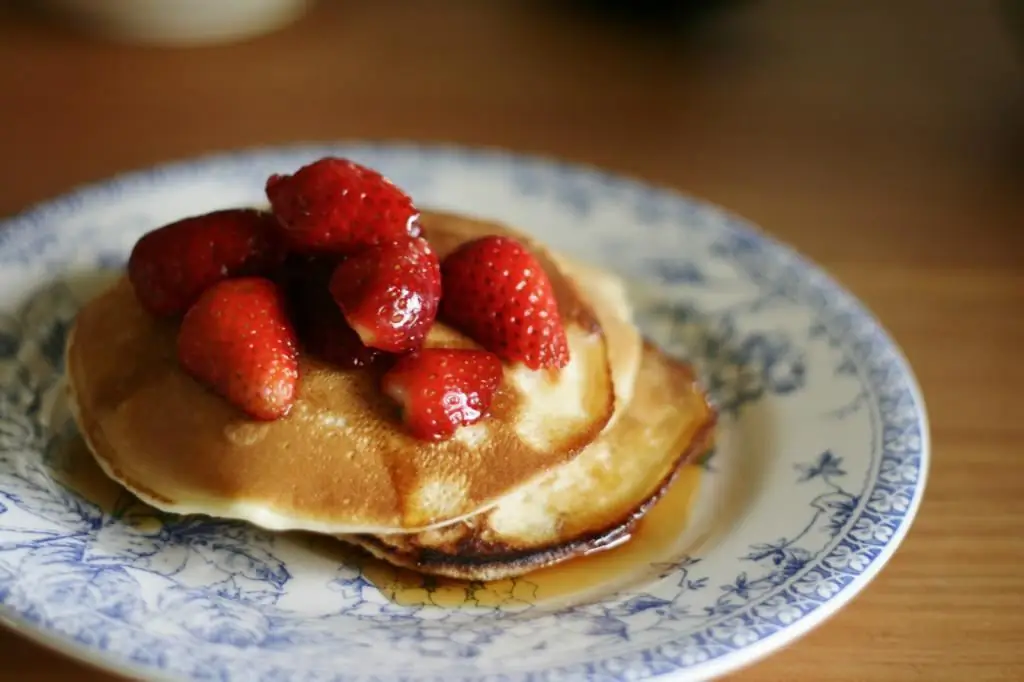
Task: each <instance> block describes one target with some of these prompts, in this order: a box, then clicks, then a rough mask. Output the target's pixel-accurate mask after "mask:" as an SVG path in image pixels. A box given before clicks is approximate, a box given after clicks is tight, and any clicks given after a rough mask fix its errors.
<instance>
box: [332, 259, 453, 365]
mask: <svg viewBox="0 0 1024 682" xmlns="http://www.w3.org/2000/svg"><path fill="white" fill-rule="evenodd" d="M330 289H331V295H333V296H334V300H335V301H337V303H338V306H339V307H340V308H341V310H342V312H344V314H345V319H346V320H348V323H349V324H350V325H351V326H352V328H353V329H354V330H355V331H356V332H357V333H358V334H359V338H360V339H362V341H363V343H364V344H365V345H367V346H370V347H371V348H378V349H380V350H385V351H388V352H391V353H403V352H406V351H410V350H415V349H416V348H419V347H420V346H421V345H422V344H423V339H424V338H425V337H426V335H427V332H429V331H430V327H431V326H432V325H433V324H434V318H435V317H436V315H437V305H438V301H439V300H440V298H441V265H440V263H439V262H438V259H437V255H436V254H435V253H434V251H433V249H431V248H430V245H429V244H428V243H427V242H426V241H425V240H423V239H404V240H402V241H398V242H391V243H387V244H380V245H379V246H374V247H371V248H369V249H366V250H365V251H362V252H360V253H357V254H355V255H353V256H349V257H348V258H346V259H345V260H344V261H343V262H342V263H341V265H339V266H338V268H337V269H336V270H335V271H334V274H333V275H332V276H331V283H330Z"/></svg>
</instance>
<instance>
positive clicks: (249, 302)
mask: <svg viewBox="0 0 1024 682" xmlns="http://www.w3.org/2000/svg"><path fill="white" fill-rule="evenodd" d="M296 343H297V341H296V338H295V331H294V329H293V327H292V323H291V321H290V320H289V319H288V314H287V307H286V301H285V296H284V292H282V291H281V289H280V288H279V287H278V286H277V285H276V284H274V282H272V281H270V280H269V279H265V278H262V277H242V278H238V279H228V280H224V281H221V282H218V283H217V284H214V285H213V286H212V287H210V288H209V289H207V290H206V291H205V292H203V294H202V295H201V296H200V297H199V300H198V301H196V302H195V304H194V305H193V306H192V307H191V308H189V310H188V312H187V313H185V317H184V318H183V319H182V321H181V328H180V329H179V330H178V361H179V363H180V364H181V367H182V369H184V370H185V372H186V373H187V374H189V375H190V376H192V377H193V378H195V379H196V380H198V381H199V382H200V383H202V384H204V385H206V386H207V387H209V388H211V389H212V390H214V391H215V392H217V393H218V394H220V395H221V396H223V397H224V398H226V399H227V400H228V402H230V403H232V404H233V405H235V406H237V407H238V408H240V409H241V410H242V411H243V412H245V413H247V414H248V415H249V416H251V417H253V418H255V419H260V420H272V419H277V418H279V417H283V416H285V415H287V414H288V412H289V411H290V410H291V406H292V403H293V402H294V400H295V395H296V388H297V385H298V379H299V367H298V352H297V350H296Z"/></svg>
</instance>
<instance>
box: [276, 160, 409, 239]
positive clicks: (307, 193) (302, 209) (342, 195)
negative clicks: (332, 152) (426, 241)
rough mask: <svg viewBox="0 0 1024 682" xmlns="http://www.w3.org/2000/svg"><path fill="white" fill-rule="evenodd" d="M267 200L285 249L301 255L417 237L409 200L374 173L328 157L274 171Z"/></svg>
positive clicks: (371, 170)
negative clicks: (286, 172) (287, 170)
mask: <svg viewBox="0 0 1024 682" xmlns="http://www.w3.org/2000/svg"><path fill="white" fill-rule="evenodd" d="M266 191H267V198H268V199H270V205H271V207H272V209H273V211H274V215H276V216H277V219H278V221H279V222H280V224H281V228H282V232H283V233H284V237H285V240H286V242H287V243H288V246H289V248H291V249H292V250H293V251H297V252H302V253H335V254H350V253H355V252H357V251H359V250H361V249H363V248H365V247H368V246H376V245H377V244H380V243H382V242H388V241H394V240H397V239H401V238H404V237H410V236H411V237H416V236H419V231H420V229H419V224H418V222H417V220H418V218H419V211H417V210H416V208H415V207H414V206H413V203H412V199H410V198H409V196H408V195H406V194H405V192H403V191H402V190H400V189H399V188H398V187H396V186H395V185H393V184H392V183H391V181H390V180H388V179H387V178H385V177H384V176H383V175H381V174H380V173H378V172H377V171H375V170H373V169H370V168H366V167H365V166H361V165H359V164H357V163H355V162H353V161H349V160H347V159H339V158H335V157H326V158H323V159H320V160H319V161H315V162H313V163H311V164H309V165H307V166H303V167H302V168H300V169H299V170H298V171H297V172H295V173H294V174H293V175H272V176H271V177H270V178H269V179H268V180H267V187H266Z"/></svg>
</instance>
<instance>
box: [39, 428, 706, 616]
mask: <svg viewBox="0 0 1024 682" xmlns="http://www.w3.org/2000/svg"><path fill="white" fill-rule="evenodd" d="M60 470H61V474H60V476H59V479H60V481H61V482H62V483H63V484H64V485H66V486H67V487H68V488H70V489H72V490H74V491H75V492H77V493H78V494H79V495H81V496H82V497H84V498H86V499H88V500H89V501H91V502H93V503H94V504H96V505H98V506H99V507H100V508H102V509H103V510H104V511H106V512H107V513H112V512H113V510H114V508H115V504H116V503H117V501H118V499H119V498H121V497H122V496H123V495H127V494H128V493H127V492H126V491H125V490H124V489H123V488H122V487H121V486H120V485H119V484H117V483H116V482H114V481H112V480H111V479H109V478H108V477H107V476H106V475H105V474H104V473H103V471H102V470H101V469H100V468H99V466H98V465H97V464H96V462H95V460H93V458H92V455H91V454H90V453H89V451H88V448H87V447H86V445H85V443H84V442H83V440H82V439H81V437H79V436H75V437H74V438H71V439H69V440H68V441H67V442H66V443H65V445H64V447H63V453H62V466H61V467H60ZM702 473H703V469H702V468H701V467H700V466H698V465H696V464H688V465H686V466H684V467H683V469H682V470H681V471H680V472H679V475H678V476H677V477H676V480H675V482H674V483H673V484H672V485H671V487H670V488H669V489H668V490H667V491H666V492H665V494H664V495H663V496H662V498H661V499H660V500H659V501H658V502H657V504H655V505H654V506H653V507H652V508H651V510H650V511H649V512H648V513H647V514H646V515H645V516H644V517H643V519H641V520H640V522H639V523H638V524H637V526H636V528H635V529H634V531H633V533H632V535H631V537H630V539H629V541H628V542H622V543H620V544H618V545H616V546H614V547H611V548H609V549H605V550H602V551H595V552H593V553H591V554H589V555H587V556H583V557H579V558H576V559H570V560H569V561H566V562H564V563H561V564H556V565H554V566H551V567H548V568H542V569H539V570H537V571H533V572H531V573H528V574H526V575H523V576H518V577H515V578H508V579H505V580H496V581H491V582H481V581H465V580H456V579H452V578H442V577H437V576H429V575H423V574H420V573H416V572H415V571H411V570H408V569H403V568H397V567H395V566H392V565H391V564H388V563H387V562H384V561H381V560H379V559H375V558H373V557H370V556H368V555H367V554H365V553H364V552H362V551H361V550H358V549H355V548H353V547H350V546H349V545H346V544H344V543H343V542H341V541H340V540H335V539H333V538H330V537H327V536H323V535H315V534H310V533H287V534H284V535H286V536H288V537H289V538H290V539H291V540H292V541H293V542H295V543H296V544H297V545H300V546H302V547H303V548H304V549H305V550H306V551H310V552H313V553H315V554H317V555H320V556H324V557H328V558H330V559H331V560H332V561H338V562H344V563H347V564H351V565H354V566H356V567H358V568H359V570H360V571H361V573H362V576H363V577H364V578H365V579H366V580H368V581H369V582H371V583H373V584H374V585H375V586H376V587H377V589H379V590H380V592H381V594H382V595H384V596H385V597H386V598H387V599H390V600H391V601H393V602H394V603H396V604H398V605H400V606H410V607H412V606H435V607H441V608H474V607H476V608H509V609H516V608H523V607H528V606H535V605H538V606H540V605H543V606H551V607H558V606H565V605H568V604H573V603H579V602H583V601H587V600H589V599H591V598H594V597H596V596H600V595H603V594H607V593H609V592H612V591H614V590H617V589H622V588H626V587H628V586H630V585H631V584H633V583H635V582H638V581H641V580H644V579H646V578H650V577H651V576H652V574H655V573H656V572H657V571H658V567H659V566H664V565H666V564H670V563H671V562H672V561H673V560H675V559H678V558H679V557H680V556H681V555H682V554H683V553H685V551H686V549H687V548H686V547H685V546H681V544H680V538H681V537H682V536H683V531H684V530H685V528H686V525H687V521H688V517H689V515H690V512H691V509H692V508H693V504H694V502H695V500H696V497H697V493H698V492H699V488H700V482H701V474H702Z"/></svg>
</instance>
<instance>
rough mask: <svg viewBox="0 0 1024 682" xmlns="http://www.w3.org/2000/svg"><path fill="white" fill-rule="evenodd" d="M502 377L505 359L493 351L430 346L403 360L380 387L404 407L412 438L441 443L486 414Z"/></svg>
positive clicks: (404, 416) (404, 418) (404, 414)
mask: <svg viewBox="0 0 1024 682" xmlns="http://www.w3.org/2000/svg"><path fill="white" fill-rule="evenodd" d="M501 376H502V366H501V360H499V359H498V356H496V355H494V354H493V353H488V352H487V351H483V350H469V349H465V348H460V349H453V348H426V349H423V350H419V351H415V352H413V353H410V354H409V355H405V356H403V357H401V358H399V360H398V362H396V363H395V365H394V367H392V368H391V369H390V370H388V371H387V373H386V374H385V375H384V378H383V380H382V383H381V388H382V389H383V391H384V393H385V394H387V395H388V396H389V397H390V398H392V399H393V400H395V402H397V403H398V404H399V405H400V406H401V408H402V420H403V421H404V422H405V425H406V428H408V429H409V432H410V433H411V434H412V435H413V436H415V437H416V438H419V439H421V440H432V441H438V440H445V439H447V438H450V437H451V436H452V435H453V434H454V433H455V430H456V429H458V428H459V427H460V426H468V425H469V424H473V423H476V422H477V421H479V420H480V419H482V418H483V417H484V416H485V415H486V414H487V411H488V410H489V409H490V407H491V401H492V400H493V398H494V393H495V391H496V390H497V389H498V386H499V384H500V383H501Z"/></svg>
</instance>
